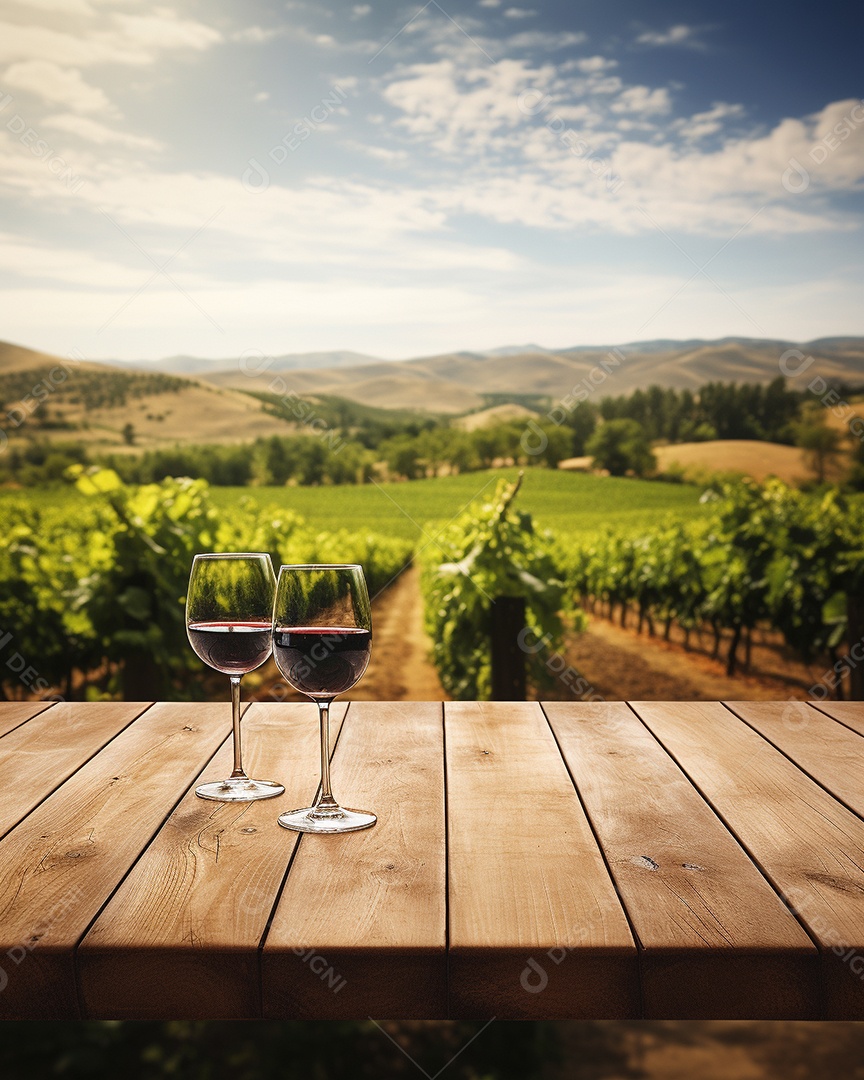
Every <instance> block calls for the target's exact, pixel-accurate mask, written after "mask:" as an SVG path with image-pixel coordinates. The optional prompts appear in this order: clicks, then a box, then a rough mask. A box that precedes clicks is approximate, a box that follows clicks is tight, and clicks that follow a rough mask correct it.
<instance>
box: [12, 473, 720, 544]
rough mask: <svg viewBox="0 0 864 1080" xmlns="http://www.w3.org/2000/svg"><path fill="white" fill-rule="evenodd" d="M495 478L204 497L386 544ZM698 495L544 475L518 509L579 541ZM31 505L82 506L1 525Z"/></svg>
mask: <svg viewBox="0 0 864 1080" xmlns="http://www.w3.org/2000/svg"><path fill="white" fill-rule="evenodd" d="M500 476H506V477H507V478H508V479H514V478H515V476H516V470H515V469H495V470H491V471H488V472H476V473H465V474H463V475H461V476H448V477H441V478H439V479H434V480H415V481H412V482H410V483H389V484H380V485H377V484H366V485H363V486H345V487H317V488H290V487H280V488H275V487H264V488H224V487H221V488H220V487H214V488H212V489H211V492H212V497H213V502H214V503H215V505H216V506H217V507H219V508H220V509H221V510H223V511H224V512H225V513H231V512H238V504H239V502H240V500H241V499H243V498H244V497H251V498H252V499H254V500H255V502H257V503H258V504H259V505H260V506H262V507H268V506H272V507H273V509H274V510H280V511H282V510H286V509H287V510H293V511H294V512H295V513H297V514H300V515H301V516H302V517H304V518H306V520H307V521H308V522H309V524H310V525H312V526H313V527H314V528H316V529H321V530H322V531H327V532H329V531H331V530H333V529H338V528H349V529H354V528H357V529H371V530H372V531H373V532H380V533H383V534H385V535H389V536H400V537H406V538H408V539H417V538H418V537H421V536H422V535H423V529H424V527H426V526H429V525H432V526H434V527H435V528H436V529H440V528H441V527H442V526H443V525H445V524H446V523H447V522H448V521H450V520H451V519H452V518H453V517H455V516H456V515H457V514H458V513H459V512H460V511H461V510H462V509H463V508H464V507H465V506H466V505H467V504H468V503H470V502H471V501H472V499H474V498H475V497H478V496H481V497H482V496H486V497H488V496H490V495H491V494H492V492H493V491H494V488H495V481H496V480H497V479H498V477H500ZM700 494H701V489H700V488H698V487H693V486H691V485H688V484H664V483H651V482H649V481H645V480H629V479H617V478H614V477H599V476H587V475H584V474H581V473H566V472H558V471H554V470H550V469H529V470H527V471H526V473H525V480H524V482H523V485H522V491H521V492H520V494H519V499H518V502H517V504H516V505H517V507H519V508H520V509H522V510H527V511H529V512H530V513H531V514H532V515H533V516H534V520H535V522H536V523H537V524H538V525H540V526H543V527H545V528H550V529H552V530H554V531H555V532H556V533H560V534H561V535H562V536H566V535H571V536H575V535H579V534H584V533H586V532H591V531H593V530H596V529H600V528H603V527H604V526H607V525H611V526H615V527H619V526H620V527H628V528H633V529H637V528H642V527H645V526H650V525H656V524H660V523H661V522H662V521H665V520H669V519H671V518H676V519H679V520H681V519H691V518H694V517H696V516H698V515H699V514H700V513H701V511H702V507H701V506H700V504H699V496H700ZM20 499H24V500H31V501H32V502H33V503H34V504H36V505H38V506H40V507H42V508H48V507H50V508H51V509H52V510H53V511H55V512H57V513H74V512H75V509H76V507H78V506H81V505H84V504H85V502H86V500H85V497H84V496H83V495H79V494H78V493H77V492H76V491H75V490H74V489H73V488H66V487H54V488H32V489H29V490H23V491H9V490H7V491H0V521H2V519H3V507H4V505H8V504H9V502H10V500H12V501H17V500H20Z"/></svg>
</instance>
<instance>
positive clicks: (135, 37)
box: [114, 8, 222, 50]
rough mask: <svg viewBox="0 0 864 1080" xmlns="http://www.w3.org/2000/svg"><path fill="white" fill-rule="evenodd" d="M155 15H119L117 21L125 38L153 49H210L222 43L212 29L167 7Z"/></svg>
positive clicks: (116, 15)
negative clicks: (178, 15)
mask: <svg viewBox="0 0 864 1080" xmlns="http://www.w3.org/2000/svg"><path fill="white" fill-rule="evenodd" d="M153 11H154V13H155V14H153V15H126V14H123V13H117V14H115V15H114V21H115V22H116V24H117V25H118V26H119V27H120V30H121V32H122V34H123V36H124V37H126V38H128V39H129V40H132V41H135V42H137V43H138V44H141V45H144V46H145V47H147V48H151V49H196V50H202V49H209V48H210V47H211V46H212V45H217V44H218V43H219V42H220V41H222V35H221V34H220V33H219V31H218V30H214V29H213V27H212V26H205V25H204V24H203V23H200V22H195V20H194V19H180V18H178V17H177V15H176V14H175V13H174V12H173V11H170V10H169V9H167V8H154V9H153Z"/></svg>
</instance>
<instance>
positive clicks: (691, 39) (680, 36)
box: [636, 23, 703, 49]
mask: <svg viewBox="0 0 864 1080" xmlns="http://www.w3.org/2000/svg"><path fill="white" fill-rule="evenodd" d="M698 33H699V30H698V29H697V28H696V27H695V26H685V25H684V24H683V23H678V25H676V26H670V27H669V29H668V30H663V31H659V30H646V31H645V33H644V34H640V35H639V37H637V38H636V44H637V45H657V46H663V45H685V46H688V47H689V48H691V49H698V48H702V47H703V46H702V43H701V42H700V41H699V40H698V39H697V35H698Z"/></svg>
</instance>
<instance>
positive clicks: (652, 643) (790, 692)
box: [550, 617, 830, 701]
mask: <svg viewBox="0 0 864 1080" xmlns="http://www.w3.org/2000/svg"><path fill="white" fill-rule="evenodd" d="M682 637H683V635H681V634H680V633H679V632H676V631H673V634H672V640H671V641H668V642H666V641H663V639H662V637H653V638H652V637H649V636H648V635H647V633H643V634H638V633H637V632H636V630H635V628H630V627H628V628H622V627H621V626H618V625H616V624H614V623H612V622H610V621H609V620H608V619H601V618H596V617H591V619H590V623H589V627H588V629H587V630H586V631H585V633H583V634H578V635H574V636H573V637H572V638H571V639H570V640H569V642H568V648H567V650H566V656H565V659H566V660H567V663H568V664H569V665H570V666H572V667H573V668H575V669H576V670H577V671H578V672H579V674H580V675H582V676H584V678H585V679H587V681H588V682H589V683H590V685H591V687H592V688H593V692H595V693H596V694H598V695H600V696H601V697H604V698H606V699H608V700H629V701H723V700H742V701H743V700H766V701H770V700H778V699H786V698H789V697H795V698H800V699H802V700H803V699H806V698H808V697H809V696H810V695H809V694H808V690H809V689H810V687H812V686H814V685H815V684H817V683H819V682H820V681H821V680H822V679H823V678H824V677H825V674H826V667H827V666H828V662H827V661H825V662H823V663H821V664H812V665H805V664H802V663H801V662H800V661H799V660H797V659H796V658H795V657H793V656H791V655H790V654H789V652H788V650H786V649H785V648H784V647H783V645H782V643H781V642H780V641H779V640H778V639H777V638H776V636H772V635H769V634H763V633H762V632H757V635H756V638H755V640H754V644H753V649H752V655H751V662H750V670H749V671H746V670H742V671H740V673H739V674H736V675H735V676H733V677H729V676H727V675H726V663H725V660H724V659H717V660H713V659H711V656H710V650H711V649H712V647H713V639H711V635H708V634H706V635H705V636H704V637H703V644H702V646H701V647H700V645H699V642H698V638H697V637H696V636H695V635H694V636H693V639H692V644H691V648H690V649H689V650H688V649H685V647H684V644H683V640H682ZM709 639H710V640H709ZM727 648H728V640H726V639H724V642H723V645H722V646H721V655H722V656H725V653H726V650H727ZM739 655H740V656H741V658H742V662H743V657H744V650H743V647H742V648H741V650H740V653H739ZM556 666H557V665H556ZM572 681H573V680H572V678H571V683H572ZM559 682H560V683H561V690H562V692H561V693H560V694H555V695H554V696H560V697H568V696H570V697H572V696H573V695H572V694H571V693H568V688H567V686H566V684H565V683H563V681H562V680H560V679H559ZM550 696H552V695H550ZM829 696H830V695H829Z"/></svg>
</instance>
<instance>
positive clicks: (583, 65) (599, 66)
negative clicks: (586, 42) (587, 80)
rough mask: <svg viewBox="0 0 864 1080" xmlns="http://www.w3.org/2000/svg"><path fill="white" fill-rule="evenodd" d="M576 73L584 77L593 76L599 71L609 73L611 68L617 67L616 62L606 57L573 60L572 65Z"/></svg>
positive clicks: (587, 57)
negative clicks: (582, 74) (578, 72)
mask: <svg viewBox="0 0 864 1080" xmlns="http://www.w3.org/2000/svg"><path fill="white" fill-rule="evenodd" d="M573 66H574V68H575V69H576V71H581V72H583V73H584V74H586V75H593V74H595V73H597V72H601V71H609V70H610V69H611V68H614V67H618V61H617V60H610V59H609V58H608V57H606V56H586V57H584V59H581V60H575V61H574V63H573Z"/></svg>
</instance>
